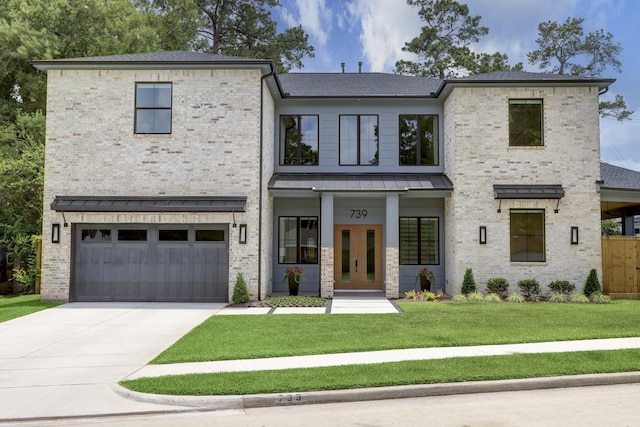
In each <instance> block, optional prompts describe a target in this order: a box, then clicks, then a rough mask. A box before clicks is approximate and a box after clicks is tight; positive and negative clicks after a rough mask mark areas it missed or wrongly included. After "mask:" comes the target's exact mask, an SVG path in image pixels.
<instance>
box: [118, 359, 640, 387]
mask: <svg viewBox="0 0 640 427" xmlns="http://www.w3.org/2000/svg"><path fill="white" fill-rule="evenodd" d="M638 370H640V350H637V349H634V350H615V351H585V352H572V353H544V354H517V355H509V356H486V357H466V358H454V359H440V360H424V361H414V362H395V363H381V364H374V365H349V366H334V367H324V368H306V369H287V370H278V371H258V372H230V373H219V374H191V375H182V376H167V377H158V378H141V379H137V380H133V381H124V382H122V383H121V384H122V385H123V386H125V387H127V388H129V389H131V390H135V391H139V392H143V393H155V394H171V395H238V394H256V393H290V392H305V391H314V390H340V389H350V388H361V387H384V386H391V385H410V384H435V383H450V382H460V381H482V380H504V379H514V378H535V377H549V376H561V375H579V374H592V373H611V372H630V371H638Z"/></svg>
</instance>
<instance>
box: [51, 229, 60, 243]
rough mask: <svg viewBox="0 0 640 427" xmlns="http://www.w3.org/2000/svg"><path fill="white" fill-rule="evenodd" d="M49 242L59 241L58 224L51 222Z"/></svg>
mask: <svg viewBox="0 0 640 427" xmlns="http://www.w3.org/2000/svg"><path fill="white" fill-rule="evenodd" d="M51 243H60V224H51Z"/></svg>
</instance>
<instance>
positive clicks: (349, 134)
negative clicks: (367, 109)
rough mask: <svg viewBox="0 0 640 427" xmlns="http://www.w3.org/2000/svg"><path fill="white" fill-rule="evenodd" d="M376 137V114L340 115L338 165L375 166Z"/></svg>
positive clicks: (377, 129) (376, 159)
mask: <svg viewBox="0 0 640 427" xmlns="http://www.w3.org/2000/svg"><path fill="white" fill-rule="evenodd" d="M378 139H379V127H378V116H377V115H355V116H346V115H345V116H340V165H343V166H347V165H367V166H376V165H377V164H378V161H379V153H378Z"/></svg>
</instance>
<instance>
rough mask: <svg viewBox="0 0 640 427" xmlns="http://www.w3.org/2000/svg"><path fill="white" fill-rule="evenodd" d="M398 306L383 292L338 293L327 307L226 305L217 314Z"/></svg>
mask: <svg viewBox="0 0 640 427" xmlns="http://www.w3.org/2000/svg"><path fill="white" fill-rule="evenodd" d="M399 312H400V310H399V309H398V307H397V306H396V305H395V304H393V303H392V302H391V301H389V300H388V299H387V298H386V297H385V296H384V295H383V294H381V293H366V292H363V293H356V292H349V293H336V294H335V295H334V296H333V299H330V300H329V302H328V304H327V307H326V308H325V307H277V308H271V307H225V308H223V309H222V310H220V311H219V312H217V313H216V314H219V315H234V314H323V313H331V314H373V313H376V314H378V313H399Z"/></svg>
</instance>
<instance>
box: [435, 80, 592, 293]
mask: <svg viewBox="0 0 640 427" xmlns="http://www.w3.org/2000/svg"><path fill="white" fill-rule="evenodd" d="M514 98H525V99H542V100H543V114H544V117H543V134H544V146H543V147H510V146H509V138H508V132H509V117H508V105H509V99H514ZM445 126H446V129H445V135H446V141H445V173H446V175H447V176H448V177H449V178H450V179H451V181H452V182H453V185H454V188H455V190H454V192H453V194H452V196H451V198H450V199H447V200H446V201H445V206H446V208H445V209H446V235H447V240H446V256H447V265H446V269H447V272H446V276H447V290H448V292H449V293H456V292H459V291H460V286H461V284H462V279H463V276H464V272H465V269H466V268H473V272H474V277H475V279H476V282H477V284H478V287H479V289H480V290H483V289H484V284H485V283H486V281H487V280H488V279H489V278H491V277H505V278H506V279H507V280H509V282H510V283H511V290H516V289H517V288H516V283H517V281H518V280H521V279H526V278H535V279H537V280H538V281H539V282H540V284H541V285H542V287H543V289H545V288H546V285H548V284H549V282H551V281H553V280H569V281H571V282H573V283H575V284H578V285H580V284H581V283H583V282H584V280H585V278H586V276H587V273H588V272H589V270H590V269H592V268H596V269H597V270H598V271H600V269H601V243H600V197H599V194H598V193H597V191H596V180H598V179H599V177H600V163H599V162H600V151H599V148H600V144H599V120H598V88H597V87H530V88H527V87H522V88H506V87H504V88H456V89H454V90H453V93H452V94H451V95H450V96H449V98H448V99H447V101H446V102H445ZM494 184H561V185H562V186H563V188H564V190H565V196H564V197H563V198H561V199H560V200H559V204H558V203H557V201H556V200H549V199H544V200H502V205H501V213H498V212H497V209H498V206H499V200H496V199H495V198H494V191H493V185H494ZM556 205H558V213H554V210H555V209H556ZM512 208H515V209H544V210H545V237H546V239H545V240H546V261H545V262H541V263H535V262H533V263H532V262H527V263H521V262H510V229H509V210H510V209H512ZM481 225H483V226H486V227H487V244H486V245H480V244H479V242H478V239H479V237H478V235H479V226H481ZM571 226H577V227H579V233H580V234H579V236H580V240H579V244H578V245H571V243H570V232H571V231H570V230H571V229H570V227H571Z"/></svg>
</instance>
